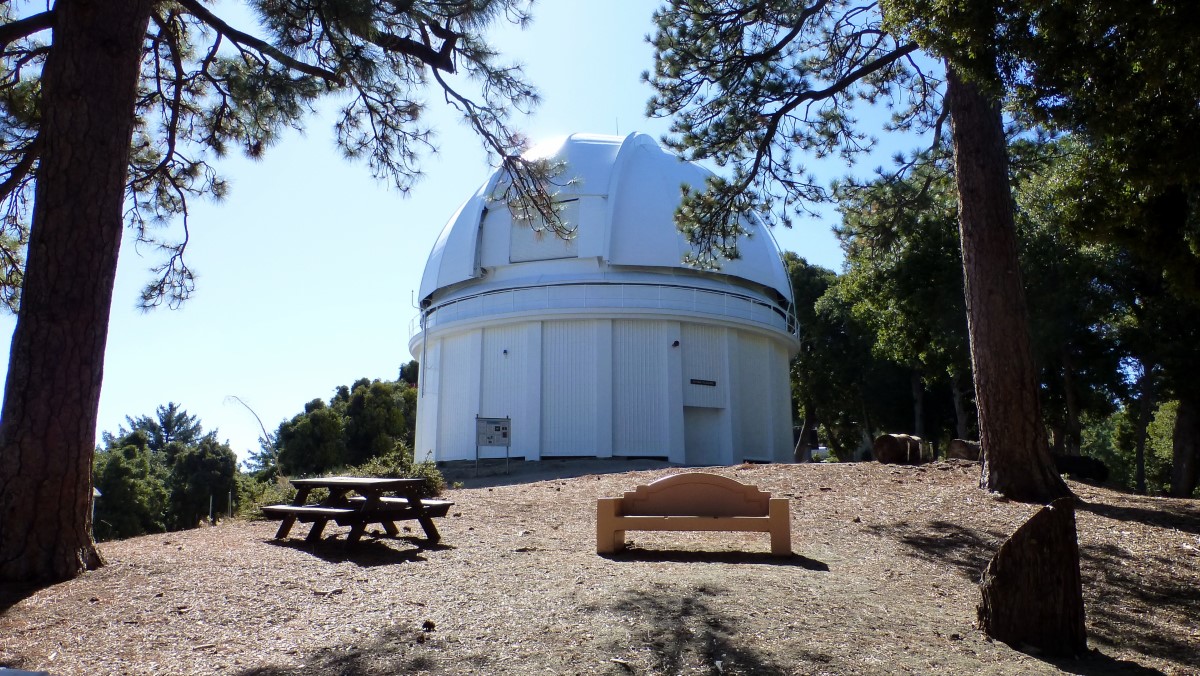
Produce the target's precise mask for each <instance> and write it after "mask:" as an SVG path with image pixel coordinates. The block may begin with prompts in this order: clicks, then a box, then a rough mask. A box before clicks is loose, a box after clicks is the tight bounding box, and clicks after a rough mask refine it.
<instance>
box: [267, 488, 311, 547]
mask: <svg viewBox="0 0 1200 676" xmlns="http://www.w3.org/2000/svg"><path fill="white" fill-rule="evenodd" d="M311 490H312V489H311V488H309V487H307V486H303V487H301V488H299V489H297V490H296V497H295V498H293V499H292V504H293V505H296V506H302V505H303V504H304V503H305V501H306V500H308V493H309V491H311ZM294 525H296V515H295V514H288V515H287V516H285V517H283V522H282V523H280V524H279V530H277V531H275V539H276V540H282V539H284V538H285V537H287V536H288V533H290V532H292V526H294Z"/></svg>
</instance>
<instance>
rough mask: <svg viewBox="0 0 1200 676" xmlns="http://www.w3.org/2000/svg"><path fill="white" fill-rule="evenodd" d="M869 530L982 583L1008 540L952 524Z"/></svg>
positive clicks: (906, 525) (899, 524) (877, 527)
mask: <svg viewBox="0 0 1200 676" xmlns="http://www.w3.org/2000/svg"><path fill="white" fill-rule="evenodd" d="M867 530H868V531H870V532H871V533H872V534H874V535H877V536H879V537H886V538H893V539H895V540H897V541H898V542H900V543H901V544H903V545H905V546H906V547H908V548H909V550H910V551H911V552H912V553H913V554H914V555H915V556H917V557H919V558H923V559H926V560H928V561H933V562H936V563H944V564H949V565H951V566H953V567H955V568H957V569H958V571H959V572H960V573H961V574H962V575H963V577H965V578H967V579H969V580H971V581H972V582H978V581H979V579H980V578H981V577H982V576H983V570H984V568H987V564H988V561H991V559H992V557H993V556H994V555H995V554H996V550H997V549H999V548H1000V543H1002V542H1004V540H1005V538H1006V536H1005V535H1003V534H1001V533H997V532H994V531H977V530H974V529H971V528H965V527H963V526H960V525H959V524H956V523H951V522H949V521H940V520H939V521H930V522H928V523H925V524H920V525H915V524H910V523H893V524H879V525H872V526H868V527H867Z"/></svg>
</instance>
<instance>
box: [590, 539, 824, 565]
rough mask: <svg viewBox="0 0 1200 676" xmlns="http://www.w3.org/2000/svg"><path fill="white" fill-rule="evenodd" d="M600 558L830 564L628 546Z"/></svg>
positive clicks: (794, 557)
mask: <svg viewBox="0 0 1200 676" xmlns="http://www.w3.org/2000/svg"><path fill="white" fill-rule="evenodd" d="M600 556H602V557H604V558H606V559H609V560H612V561H650V562H656V563H657V562H667V563H744V564H766V565H771V566H797V567H799V568H805V569H807V570H814V571H819V572H827V571H828V570H829V564H827V563H825V562H823V561H818V560H816V559H810V558H808V557H807V556H801V555H799V554H792V555H790V556H775V555H774V554H765V553H762V552H729V551H722V552H710V551H702V550H695V549H686V550H685V549H642V548H640V547H636V546H632V545H631V546H629V547H626V548H625V549H622V550H621V551H620V552H617V553H616V554H601V555H600Z"/></svg>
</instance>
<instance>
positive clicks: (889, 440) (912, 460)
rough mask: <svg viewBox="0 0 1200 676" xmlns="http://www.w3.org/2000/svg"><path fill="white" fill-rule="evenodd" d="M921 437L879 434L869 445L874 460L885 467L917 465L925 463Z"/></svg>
mask: <svg viewBox="0 0 1200 676" xmlns="http://www.w3.org/2000/svg"><path fill="white" fill-rule="evenodd" d="M921 444H922V440H921V437H914V436H912V435H909V434H881V435H879V436H878V437H876V438H875V441H874V442H873V443H872V444H871V451H872V452H873V453H874V454H875V459H876V460H878V461H879V462H881V463H883V464H885V465H919V464H921V463H922V462H925V458H924V456H923V454H922V453H921Z"/></svg>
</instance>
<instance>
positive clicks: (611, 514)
mask: <svg viewBox="0 0 1200 676" xmlns="http://www.w3.org/2000/svg"><path fill="white" fill-rule="evenodd" d="M620 504H621V499H620V498H599V499H598V500H596V553H597V554H614V553H616V552H619V551H621V550H622V549H624V548H625V531H623V530H618V529H617V517H618V516H619V515H618V514H617V508H618V506H619V505H620Z"/></svg>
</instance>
